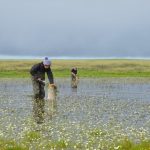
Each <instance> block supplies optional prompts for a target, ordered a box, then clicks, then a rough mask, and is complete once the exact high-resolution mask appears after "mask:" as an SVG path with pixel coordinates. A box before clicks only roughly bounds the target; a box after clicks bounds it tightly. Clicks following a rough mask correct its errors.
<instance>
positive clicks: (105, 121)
mask: <svg viewBox="0 0 150 150" xmlns="http://www.w3.org/2000/svg"><path fill="white" fill-rule="evenodd" d="M56 84H57V87H58V92H57V113H56V114H55V115H54V116H52V118H51V117H49V116H48V115H47V100H45V102H46V103H45V115H44V123H43V124H42V125H43V126H47V128H46V129H44V130H43V134H46V135H47V136H49V134H50V135H51V136H52V137H53V138H58V137H60V136H61V134H60V133H59V134H56V133H57V131H58V130H59V129H60V128H65V130H67V131H66V132H67V134H66V133H65V131H64V132H63V134H64V135H63V136H65V135H66V136H70V137H72V138H77V136H78V134H79V133H78V132H79V131H81V130H86V131H88V130H90V129H93V128H103V130H108V129H110V130H112V131H115V130H116V128H119V129H117V131H118V132H119V133H120V132H122V133H126V135H128V136H129V137H131V138H137V139H138V136H137V134H135V135H134V134H133V133H131V130H142V132H143V131H144V136H146V137H147V138H148V137H150V79H149V78H101V79H80V82H79V84H78V88H77V89H72V88H71V87H70V79H56ZM46 95H47V93H46ZM0 116H1V119H0V135H3V136H7V137H8V136H9V137H15V138H16V137H18V134H21V132H22V131H23V130H25V129H26V128H30V127H31V123H29V122H31V120H32V121H33V122H35V123H36V121H35V119H34V117H33V116H34V111H33V100H32V85H31V81H30V80H28V79H0ZM49 126H50V127H49ZM49 130H53V134H52V133H49V134H48V132H47V131H49ZM54 133H55V134H54ZM68 134H72V135H68ZM120 134H121V133H120ZM112 136H113V134H112Z"/></svg>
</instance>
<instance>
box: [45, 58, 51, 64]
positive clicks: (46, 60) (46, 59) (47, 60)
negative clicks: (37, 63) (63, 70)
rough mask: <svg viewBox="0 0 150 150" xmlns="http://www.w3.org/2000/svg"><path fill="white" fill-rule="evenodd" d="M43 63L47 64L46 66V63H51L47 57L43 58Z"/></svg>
mask: <svg viewBox="0 0 150 150" xmlns="http://www.w3.org/2000/svg"><path fill="white" fill-rule="evenodd" d="M43 64H44V65H47V66H48V65H51V61H50V60H49V59H48V57H45V58H44V60H43Z"/></svg>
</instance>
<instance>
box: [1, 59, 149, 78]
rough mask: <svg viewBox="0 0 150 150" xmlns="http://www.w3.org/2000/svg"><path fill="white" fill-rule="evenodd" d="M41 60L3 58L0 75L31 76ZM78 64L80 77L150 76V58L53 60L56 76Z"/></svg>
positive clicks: (68, 71) (68, 72) (65, 73)
mask: <svg viewBox="0 0 150 150" xmlns="http://www.w3.org/2000/svg"><path fill="white" fill-rule="evenodd" d="M38 62H40V61H39V60H34V61H32V60H1V61H0V77H1V78H2V77H4V78H7V77H8V78H9V77H29V76H30V74H29V70H30V68H31V66H32V65H33V64H35V63H38ZM73 66H76V67H77V68H78V70H79V76H80V77H150V60H53V61H52V70H53V73H54V76H55V77H70V69H71V68H72V67H73Z"/></svg>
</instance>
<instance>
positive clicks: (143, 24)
mask: <svg viewBox="0 0 150 150" xmlns="http://www.w3.org/2000/svg"><path fill="white" fill-rule="evenodd" d="M149 4H150V2H149V1H148V0H126V1H120V0H114V1H111V0H102V1H100V0H76V1H71V0H26V1H24V0H13V1H12V0H1V1H0V21H1V24H0V54H9V55H40V56H44V55H51V56H82V57H85V56H102V57H107V56H109V57H111V56H118V57H121V56H132V57H138V56H141V57H144V56H150V51H149V49H150V43H149V39H150V29H149V26H150V19H149V14H150V9H149Z"/></svg>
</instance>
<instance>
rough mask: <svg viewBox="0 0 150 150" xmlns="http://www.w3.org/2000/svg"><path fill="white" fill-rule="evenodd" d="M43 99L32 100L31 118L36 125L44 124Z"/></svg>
mask: <svg viewBox="0 0 150 150" xmlns="http://www.w3.org/2000/svg"><path fill="white" fill-rule="evenodd" d="M44 106H45V100H44V99H33V117H34V119H35V121H36V122H37V123H38V124H41V123H43V122H44Z"/></svg>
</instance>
